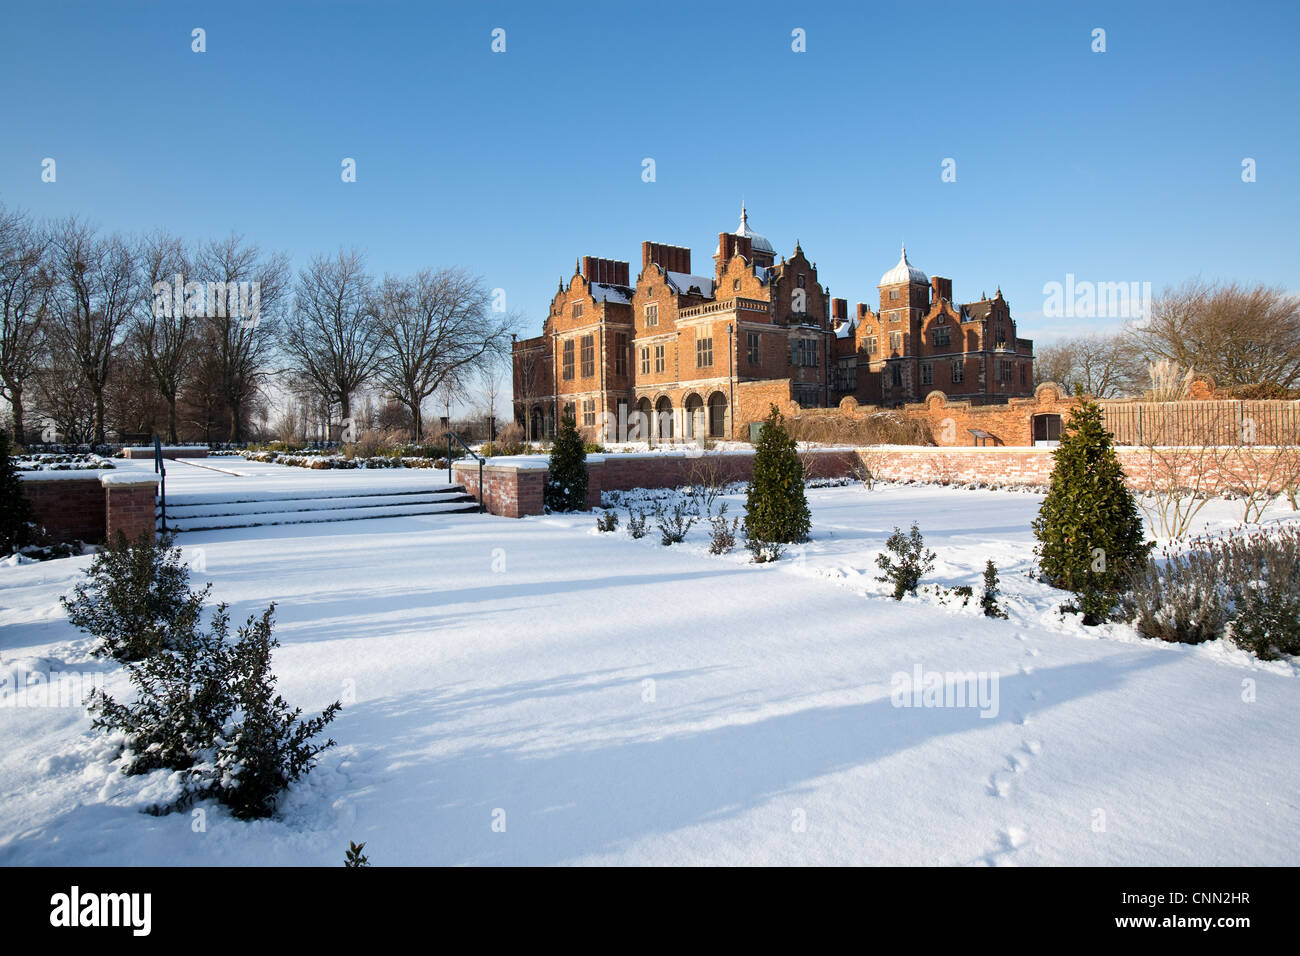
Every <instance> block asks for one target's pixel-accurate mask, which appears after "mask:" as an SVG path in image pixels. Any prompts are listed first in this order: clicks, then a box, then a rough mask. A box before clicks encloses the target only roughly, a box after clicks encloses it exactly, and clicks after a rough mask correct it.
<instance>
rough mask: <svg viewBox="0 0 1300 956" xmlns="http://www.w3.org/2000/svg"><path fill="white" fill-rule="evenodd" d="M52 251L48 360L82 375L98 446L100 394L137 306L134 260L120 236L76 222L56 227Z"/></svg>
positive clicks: (100, 438) (101, 432)
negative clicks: (67, 365)
mask: <svg viewBox="0 0 1300 956" xmlns="http://www.w3.org/2000/svg"><path fill="white" fill-rule="evenodd" d="M52 250H53V266H54V271H55V274H56V277H57V285H56V286H55V289H54V294H53V295H52V296H51V298H50V301H51V304H52V306H53V315H54V317H55V320H56V321H55V322H54V323H53V324H52V326H51V329H50V333H51V335H50V342H51V346H52V349H51V356H50V360H51V362H53V363H56V364H57V363H60V362H69V361H70V362H71V363H72V364H73V365H74V366H75V367H76V368H77V370H78V371H79V372H80V373H81V377H82V380H83V381H84V382H85V383H86V386H87V388H89V389H90V394H91V397H92V399H93V401H94V405H95V424H94V436H93V437H94V441H95V443H96V444H103V442H104V441H105V440H106V434H105V424H104V389H105V387H106V385H107V383H108V378H109V375H110V373H111V370H112V366H113V358H114V355H115V354H116V352H117V349H118V348H119V346H120V345H121V343H122V332H123V326H124V324H125V323H126V321H127V319H128V317H129V316H130V314H131V312H132V310H134V309H135V308H136V307H137V304H138V303H137V295H138V292H139V277H138V275H137V270H136V262H135V256H134V255H133V254H132V251H131V248H130V247H129V246H128V245H127V243H126V242H125V241H124V240H123V239H122V238H121V237H120V236H117V235H112V236H108V237H100V236H99V235H97V234H96V232H95V230H94V229H93V228H91V227H89V226H86V225H85V224H83V223H81V222H79V221H78V220H77V219H75V218H71V219H65V220H63V221H62V222H60V223H58V224H57V225H56V227H55V230H54V237H53V243H52Z"/></svg>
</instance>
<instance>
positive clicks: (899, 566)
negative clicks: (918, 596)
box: [876, 522, 936, 601]
mask: <svg viewBox="0 0 1300 956" xmlns="http://www.w3.org/2000/svg"><path fill="white" fill-rule="evenodd" d="M891 553H892V554H893V555H895V556H896V557H897V558H898V560H897V561H895V560H894V559H893V558H891V557H890V556H889V555H890V554H891ZM935 557H936V555H935V553H934V552H933V551H930V550H927V549H926V547H925V539H924V538H922V537H921V529H920V528H918V527H917V526H916V523H915V522H913V523H912V530H911V532H910V533H909V534H903V532H902V530H901V529H899V528H895V529H894V533H893V534H891V535H890V536H889V539H888V540H887V541H886V542H885V551H882V552H881V553H880V554H879V555H877V556H876V567H878V568H880V570H881V571H883V572H884V574H882V575H880V576H879V577H877V578H876V580H877V581H883V582H885V583H886V584H892V585H893V586H894V600H895V601H901V600H903V595H904V594H915V593H916V586H917V585H918V584H920V583H921V578H922V577H923V576H924V575H926V574H929V573H930V572H931V571H932V570H933V569H934V559H935Z"/></svg>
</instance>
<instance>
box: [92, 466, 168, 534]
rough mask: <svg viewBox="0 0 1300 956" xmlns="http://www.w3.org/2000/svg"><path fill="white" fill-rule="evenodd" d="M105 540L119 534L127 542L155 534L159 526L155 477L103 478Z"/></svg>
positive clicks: (113, 476)
mask: <svg viewBox="0 0 1300 956" xmlns="http://www.w3.org/2000/svg"><path fill="white" fill-rule="evenodd" d="M99 481H100V484H102V485H103V486H104V496H105V502H104V504H105V508H104V510H105V511H106V513H107V517H106V520H105V537H106V538H107V540H109V541H112V540H113V539H114V538H115V537H116V536H117V533H118V532H119V531H121V532H122V533H123V534H125V535H126V537H127V540H128V541H134V540H135V539H136V538H138V537H140V536H141V535H143V534H153V533H154V530H155V528H156V527H157V517H156V510H155V509H156V502H157V495H158V479H157V478H156V477H155V476H153V475H104V476H103V477H101V478H100V479H99Z"/></svg>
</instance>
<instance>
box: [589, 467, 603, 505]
mask: <svg viewBox="0 0 1300 956" xmlns="http://www.w3.org/2000/svg"><path fill="white" fill-rule="evenodd" d="M604 477H605V462H604V460H603V459H601V458H594V459H593V458H592V457H591V456H590V455H589V456H587V508H588V509H590V510H592V511H594V510H596V509H597V508H599V507H600V492H601V486H602V485H603V483H604V482H603V481H602V479H603V478H604Z"/></svg>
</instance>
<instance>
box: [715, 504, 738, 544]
mask: <svg viewBox="0 0 1300 956" xmlns="http://www.w3.org/2000/svg"><path fill="white" fill-rule="evenodd" d="M739 527H740V519H739V518H732V519H731V520H730V521H728V520H727V503H726V502H725V501H724V502H723V503H722V505H721V506H720V507H719V508H718V513H717V514H716V515H714V516H713V517H712V518H710V519H709V553H710V554H728V553H730V551H731V549H732V548H734V547H735V546H736V531H737V530H738V529H739Z"/></svg>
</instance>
